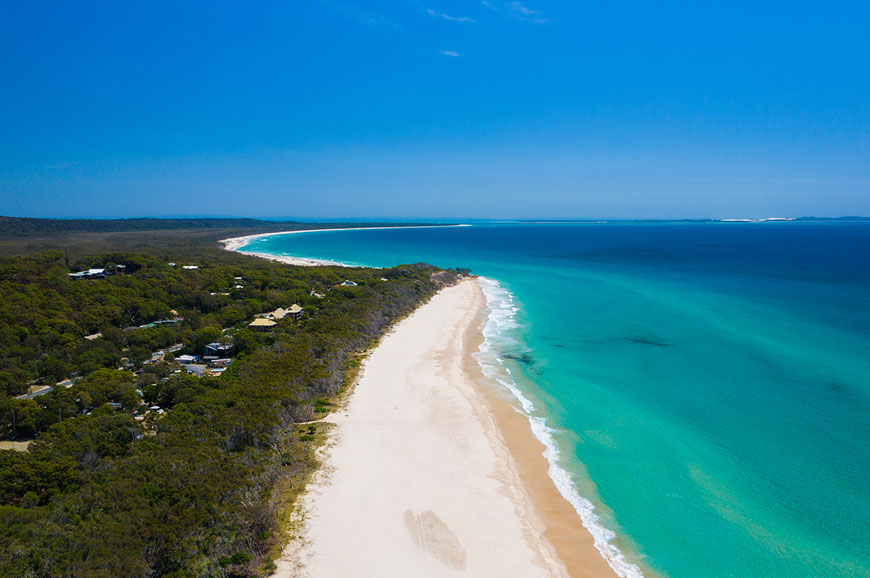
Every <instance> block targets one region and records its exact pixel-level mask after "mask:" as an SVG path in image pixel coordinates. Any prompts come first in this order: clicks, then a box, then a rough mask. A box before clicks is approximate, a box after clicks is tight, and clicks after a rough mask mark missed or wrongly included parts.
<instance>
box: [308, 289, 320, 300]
mask: <svg viewBox="0 0 870 578" xmlns="http://www.w3.org/2000/svg"><path fill="white" fill-rule="evenodd" d="M309 295H311V296H312V297H317V298H318V299H323V295H321V294H320V293H318V292H317V291H315V290H314V289H312V290H311V293H309Z"/></svg>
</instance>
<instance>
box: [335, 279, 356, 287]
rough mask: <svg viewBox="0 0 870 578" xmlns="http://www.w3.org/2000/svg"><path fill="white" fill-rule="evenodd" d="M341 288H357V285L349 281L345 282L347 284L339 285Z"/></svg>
mask: <svg viewBox="0 0 870 578" xmlns="http://www.w3.org/2000/svg"><path fill="white" fill-rule="evenodd" d="M339 286H340V287H356V286H357V283H354V282H353V281H347V280H345V282H344V283H342V284H341V285H339Z"/></svg>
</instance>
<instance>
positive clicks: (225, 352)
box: [205, 343, 233, 359]
mask: <svg viewBox="0 0 870 578" xmlns="http://www.w3.org/2000/svg"><path fill="white" fill-rule="evenodd" d="M232 350H233V344H232V343H209V344H208V345H206V346H205V355H206V357H210V356H214V357H215V359H219V358H221V357H229V355H230V352H231V351H232Z"/></svg>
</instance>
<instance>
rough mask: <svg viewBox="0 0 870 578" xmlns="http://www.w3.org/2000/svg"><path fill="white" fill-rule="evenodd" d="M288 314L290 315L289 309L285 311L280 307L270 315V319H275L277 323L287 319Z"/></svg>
mask: <svg viewBox="0 0 870 578" xmlns="http://www.w3.org/2000/svg"><path fill="white" fill-rule="evenodd" d="M287 313H288V311H287V309H284V308H283V307H279V308H277V309H275V310H274V311H272V312H271V313H269V319H274V320H275V321H281V320H282V319H284V318H285V317H287Z"/></svg>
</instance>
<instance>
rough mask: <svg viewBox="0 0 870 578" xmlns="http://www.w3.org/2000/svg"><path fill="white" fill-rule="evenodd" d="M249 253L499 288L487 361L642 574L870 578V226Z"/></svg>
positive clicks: (481, 227) (483, 239)
mask: <svg viewBox="0 0 870 578" xmlns="http://www.w3.org/2000/svg"><path fill="white" fill-rule="evenodd" d="M241 250H242V251H251V252H260V253H271V254H276V255H292V256H301V257H310V258H319V259H328V260H333V261H338V262H341V263H344V264H349V265H366V266H381V267H388V266H394V265H399V264H407V263H414V262H421V261H422V262H428V263H432V264H435V265H439V266H442V267H467V268H470V269H471V270H472V272H473V273H476V274H478V275H481V276H483V277H485V279H484V280H483V287H484V289H485V293H486V295H487V303H488V307H489V309H490V310H491V313H490V315H489V319H488V321H487V325H486V327H485V330H484V335H485V338H486V340H485V343H484V345H483V347H482V350H481V352H480V353H479V354H478V355H477V357H478V361H479V362H480V363H481V365H482V366H483V369H484V372H485V374H486V375H488V376H490V377H491V378H492V379H494V380H497V381H498V382H499V383H501V384H502V385H503V386H504V387H505V388H507V389H508V390H509V391H511V392H512V393H513V395H515V396H516V397H517V399H518V405H519V406H520V407H521V408H522V410H523V411H524V412H525V413H526V414H527V415H528V416H529V419H530V420H531V423H532V427H533V431H534V432H535V435H537V436H538V437H539V439H541V440H542V441H543V442H544V443H545V445H546V446H547V456H548V458H549V459H550V463H551V468H550V475H551V477H553V479H554V480H555V481H556V483H557V485H558V486H559V488H560V490H561V491H562V493H563V495H565V496H566V497H567V498H568V499H569V500H570V501H571V503H572V504H573V505H574V506H575V508H576V509H577V511H578V515H580V516H581V517H582V518H583V520H584V523H585V524H586V526H587V528H589V529H590V531H592V533H593V535H594V536H595V537H596V545H597V546H598V548H599V550H601V551H602V554H603V555H604V556H605V557H606V558H608V560H609V561H610V563H611V566H613V567H614V569H616V570H617V572H618V573H619V574H620V575H622V576H624V577H632V578H634V577H637V576H641V575H643V576H649V577H653V576H668V577H671V578H698V577H745V578H750V577H759V578H760V577H770V578H810V577H844V578H845V577H850V578H853V577H870V417H868V415H870V414H868V410H870V225H867V224H851V223H836V224H826V223H795V222H784V223H776V222H768V223H703V224H693V223H650V224H615V223H612V224H511V223H483V224H475V225H474V226H465V227H451V228H421V229H386V230H360V231H334V232H311V233H304V234H293V235H279V236H269V237H262V238H259V239H255V240H253V241H252V242H251V243H250V244H249V245H247V246H246V247H244V248H242V249H241Z"/></svg>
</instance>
